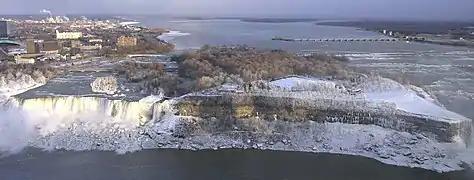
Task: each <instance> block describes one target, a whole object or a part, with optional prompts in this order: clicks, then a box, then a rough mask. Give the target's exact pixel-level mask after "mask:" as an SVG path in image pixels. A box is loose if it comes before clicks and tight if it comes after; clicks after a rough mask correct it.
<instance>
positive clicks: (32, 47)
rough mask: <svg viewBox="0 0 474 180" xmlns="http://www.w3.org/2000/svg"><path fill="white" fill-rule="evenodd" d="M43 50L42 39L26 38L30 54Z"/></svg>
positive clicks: (27, 50) (27, 49)
mask: <svg viewBox="0 0 474 180" xmlns="http://www.w3.org/2000/svg"><path fill="white" fill-rule="evenodd" d="M40 50H41V41H39V40H35V39H28V40H26V52H27V53H28V54H38V53H40Z"/></svg>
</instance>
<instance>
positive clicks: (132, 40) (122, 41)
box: [117, 36, 137, 47]
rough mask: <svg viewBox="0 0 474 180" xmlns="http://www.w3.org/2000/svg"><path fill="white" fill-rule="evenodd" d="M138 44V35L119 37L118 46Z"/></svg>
mask: <svg viewBox="0 0 474 180" xmlns="http://www.w3.org/2000/svg"><path fill="white" fill-rule="evenodd" d="M136 45H137V38H136V37H128V36H120V37H119V38H118V39H117V46H119V47H127V46H136Z"/></svg>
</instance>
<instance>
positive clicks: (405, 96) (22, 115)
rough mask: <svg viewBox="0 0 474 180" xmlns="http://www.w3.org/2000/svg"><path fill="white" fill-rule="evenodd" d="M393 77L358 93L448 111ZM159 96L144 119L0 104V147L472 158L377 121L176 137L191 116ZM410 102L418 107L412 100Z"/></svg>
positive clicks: (314, 83)
mask: <svg viewBox="0 0 474 180" xmlns="http://www.w3.org/2000/svg"><path fill="white" fill-rule="evenodd" d="M390 83H392V82H389V83H388V85H387V84H386V85H383V86H382V85H381V86H379V87H377V88H373V87H372V86H370V85H371V84H370V82H369V83H365V84H359V86H357V87H358V88H360V89H362V90H363V92H364V93H365V94H368V95H364V96H358V97H362V98H364V99H365V100H368V101H386V102H389V103H394V104H396V105H397V106H396V107H397V108H399V109H400V110H404V111H408V112H413V113H427V114H429V115H431V116H438V115H440V114H433V113H431V112H430V111H429V110H430V108H437V109H436V110H440V109H442V110H443V111H447V110H445V109H444V108H442V107H440V106H436V103H435V99H434V98H431V97H429V96H428V93H426V94H424V96H426V97H420V96H418V95H416V94H417V93H418V94H420V93H422V92H421V90H420V89H417V90H410V88H407V87H405V86H401V85H396V84H390ZM270 84H271V85H273V86H280V87H281V88H283V89H285V88H286V89H290V90H291V89H292V88H293V87H294V86H300V87H298V88H296V89H301V88H303V89H304V88H307V87H310V88H311V89H312V90H320V91H330V92H332V91H334V92H337V93H341V94H342V93H343V91H344V89H345V88H346V87H342V88H341V87H339V86H340V85H339V84H338V83H335V82H330V81H326V80H321V79H308V78H298V77H292V78H287V79H280V80H277V81H274V82H271V83H270ZM308 84H309V85H308ZM336 85H337V86H338V87H336ZM34 86H35V85H31V86H22V87H24V88H32V87H34ZM25 90H26V89H21V90H20V88H17V89H15V90H10V91H9V92H15V93H18V92H21V91H25ZM392 91H393V92H392ZM15 93H10V94H9V95H13V94H15ZM337 93H336V94H337ZM384 93H386V94H384ZM422 94H423V93H422ZM342 98H344V97H342ZM162 99H163V97H162V95H158V96H149V97H146V98H144V99H142V100H141V101H140V103H142V102H143V103H151V104H152V103H156V104H155V105H154V108H153V116H154V117H156V118H155V119H153V120H152V121H150V122H148V123H147V124H145V125H143V126H136V125H133V124H130V122H127V121H120V120H117V119H115V118H112V117H107V116H101V115H100V114H90V113H81V114H76V115H71V116H50V117H43V116H37V115H35V113H31V112H25V109H22V108H20V107H14V106H13V107H12V106H10V107H11V108H8V109H3V110H0V153H7V154H8V153H15V152H18V151H20V150H21V149H22V148H24V147H27V146H31V147H37V148H44V149H48V150H55V149H68V150H76V151H83V150H91V149H97V150H112V151H117V152H119V153H125V152H133V151H136V150H141V149H150V148H184V149H216V148H256V149H274V150H285V151H307V152H330V153H338V154H351V155H359V156H366V157H370V158H374V159H377V160H379V161H381V162H384V163H388V164H394V165H400V166H409V167H421V168H426V169H432V170H436V171H439V172H445V171H452V170H459V169H461V167H460V164H461V163H462V162H464V163H468V164H473V163H474V155H473V154H474V153H473V152H474V151H472V150H471V149H466V148H464V147H462V146H463V145H462V144H456V143H451V144H446V143H443V144H441V143H438V142H436V141H433V140H430V139H428V138H426V137H424V136H422V135H416V134H409V133H405V132H397V131H395V130H391V129H385V128H382V127H378V126H374V125H354V124H341V123H324V124H318V123H315V122H304V123H288V122H281V121H273V122H264V123H266V127H268V128H269V129H270V130H273V131H277V130H278V128H279V127H281V126H282V125H284V126H285V127H287V128H285V132H279V134H271V133H270V134H260V135H255V136H252V137H249V136H243V135H242V136H240V137H235V136H231V135H226V134H225V133H224V134H213V135H211V134H196V135H195V136H192V137H187V138H184V139H183V138H176V137H173V136H172V134H173V132H175V130H176V129H175V128H178V127H179V125H180V124H181V122H183V121H188V120H189V119H193V117H187V118H184V117H179V116H175V115H174V111H175V110H174V109H173V108H172V103H171V102H170V100H167V101H163V102H162ZM418 101H422V102H418ZM9 103H10V102H9ZM412 103H415V104H416V106H411V105H412ZM435 106H436V107H435ZM58 113H60V112H58ZM438 113H439V112H438ZM441 115H446V114H441ZM447 115H452V114H447ZM453 117H454V116H449V118H453ZM270 132H271V131H270ZM228 133H231V132H228Z"/></svg>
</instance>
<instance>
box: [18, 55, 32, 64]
mask: <svg viewBox="0 0 474 180" xmlns="http://www.w3.org/2000/svg"><path fill="white" fill-rule="evenodd" d="M15 62H16V63H17V64H34V63H35V59H33V58H25V57H21V56H15Z"/></svg>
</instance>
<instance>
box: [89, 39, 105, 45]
mask: <svg viewBox="0 0 474 180" xmlns="http://www.w3.org/2000/svg"><path fill="white" fill-rule="evenodd" d="M102 42H104V41H103V40H102V39H89V43H99V44H100V43H102Z"/></svg>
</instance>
